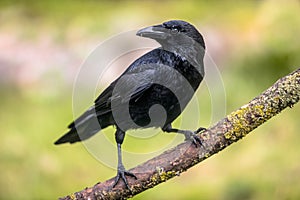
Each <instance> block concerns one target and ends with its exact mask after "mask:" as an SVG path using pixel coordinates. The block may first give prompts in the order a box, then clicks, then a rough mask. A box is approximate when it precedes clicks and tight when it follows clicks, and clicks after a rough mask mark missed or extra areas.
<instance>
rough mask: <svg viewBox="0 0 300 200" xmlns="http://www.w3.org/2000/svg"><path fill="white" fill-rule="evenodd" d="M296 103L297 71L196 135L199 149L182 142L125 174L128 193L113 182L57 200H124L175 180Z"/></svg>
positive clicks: (299, 90)
mask: <svg viewBox="0 0 300 200" xmlns="http://www.w3.org/2000/svg"><path fill="white" fill-rule="evenodd" d="M299 99H300V68H299V69H297V70H296V71H294V72H292V73H291V74H289V75H287V76H285V77H283V78H281V79H279V80H278V81H277V82H276V83H275V84H274V85H272V86H271V87H270V88H268V89H267V90H266V91H265V92H263V93H262V94H260V95H259V96H257V97H255V98H254V99H253V100H252V101H250V102H249V103H248V104H246V105H244V106H242V107H240V108H239V109H237V110H236V111H234V112H232V113H230V114H229V115H228V116H227V117H225V118H224V119H221V120H220V121H219V122H217V123H216V124H215V125H213V126H212V127H210V128H209V129H207V130H206V131H205V132H202V133H200V134H198V135H199V137H200V139H201V141H202V146H200V147H197V148H196V147H195V146H194V145H191V142H184V143H182V144H179V145H178V146H176V147H175V148H173V149H170V150H168V151H166V152H164V153H162V154H161V155H159V156H157V157H154V158H152V159H151V160H149V161H147V162H145V163H143V164H141V165H139V166H137V167H135V168H133V169H131V170H129V171H130V172H132V173H134V174H135V175H136V176H137V178H138V179H137V180H135V179H134V178H131V177H128V183H129V185H130V187H131V191H129V190H128V189H126V187H125V185H124V183H123V182H122V181H120V182H119V183H118V185H117V186H116V187H115V188H112V187H111V186H112V184H113V181H114V179H113V178H112V179H109V180H107V181H105V182H103V183H97V184H96V185H95V186H92V187H89V188H86V189H84V190H82V191H80V192H75V193H73V194H71V195H68V196H66V197H63V198H61V199H68V200H70V199H126V198H129V197H132V196H134V195H136V194H138V193H140V192H143V191H145V190H147V189H149V188H152V187H154V186H156V185H158V184H160V183H162V182H164V181H167V180H168V179H170V178H173V177H175V176H179V175H180V174H181V173H182V172H184V171H186V170H187V169H189V168H190V167H192V166H194V165H196V164H197V163H199V162H201V161H203V160H205V159H206V158H208V157H210V156H212V155H213V154H215V153H218V152H219V151H221V150H222V149H224V148H225V147H227V146H229V145H230V144H232V143H234V142H236V141H238V140H240V139H242V138H243V137H244V136H246V135H247V134H248V133H249V132H251V131H252V130H253V129H255V128H256V127H258V126H260V125H261V124H263V123H264V122H266V121H267V120H268V119H270V118H272V117H273V116H275V115H277V114H278V113H280V112H281V111H282V110H283V109H285V108H287V107H292V106H293V105H294V104H296V103H297V102H298V101H299Z"/></svg>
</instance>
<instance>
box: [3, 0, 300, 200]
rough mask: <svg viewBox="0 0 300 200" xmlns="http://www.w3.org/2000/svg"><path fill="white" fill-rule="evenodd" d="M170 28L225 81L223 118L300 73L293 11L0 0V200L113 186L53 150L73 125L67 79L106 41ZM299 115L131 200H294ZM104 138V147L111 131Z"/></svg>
mask: <svg viewBox="0 0 300 200" xmlns="http://www.w3.org/2000/svg"><path fill="white" fill-rule="evenodd" d="M169 19H183V20H186V21H189V22H191V23H192V24H194V25H195V26H196V27H197V28H198V30H199V31H200V32H201V33H202V34H203V36H204V38H205V40H206V44H207V53H208V55H209V56H211V58H212V59H213V60H214V62H215V63H216V65H217V66H218V68H219V70H220V73H221V76H222V79H223V83H224V87H225V92H226V112H227V113H230V112H231V111H233V110H235V109H237V108H239V107H240V106H242V105H244V104H246V103H247V102H248V101H249V100H251V99H252V98H253V97H255V96H257V95H258V94H260V93H261V92H262V91H263V90H265V89H266V88H268V87H269V86H270V85H272V84H273V83H274V82H275V81H276V80H277V79H278V78H280V77H281V76H284V75H286V74H288V73H290V72H292V71H293V70H295V69H297V68H299V66H300V57H299V52H300V40H299V34H300V1H296V0H295V1H293V0H290V1H283V0H282V1H280V0H276V1H275V0H274V1H272V0H268V1H203V2H201V1H189V0H187V1H171V0H169V1H166V0H160V1H95V0H94V1H92V0H89V1H79V0H76V1H71V0H68V1H61V2H58V1H52V0H45V1H33V0H32V1H30V0H27V1H15V0H12V1H3V0H2V1H0V24H1V26H0V94H1V98H0V135H1V140H0V144H1V145H0V160H1V165H0V177H1V178H0V199H56V198H58V197H61V196H64V195H67V194H70V193H72V192H75V191H79V190H81V189H83V188H85V187H87V186H92V185H94V184H95V183H97V182H99V181H104V180H106V179H108V178H111V177H113V176H115V174H116V171H115V170H114V169H111V168H109V167H107V166H105V165H104V164H102V163H101V162H99V161H97V160H96V159H95V158H94V157H93V156H92V155H91V154H89V152H88V151H87V150H86V149H85V147H84V146H83V145H82V144H74V145H72V146H71V145H63V146H54V145H53V142H54V141H55V140H56V139H57V138H58V137H60V136H61V135H62V134H63V133H64V132H65V131H66V126H67V125H68V123H69V122H70V121H71V120H72V119H73V112H72V89H73V83H74V81H75V79H76V74H77V73H78V71H79V69H80V66H81V64H82V63H83V61H84V60H85V58H86V57H87V56H88V55H89V53H90V52H91V51H92V50H93V49H94V48H96V46H97V45H98V44H100V43H101V42H102V41H104V40H106V39H107V38H109V37H111V36H112V35H116V34H118V33H120V32H124V31H130V30H135V29H139V28H142V27H145V26H149V25H152V24H158V23H161V22H163V21H166V20H169ZM138 39H139V38H137V40H138ZM133 42H134V41H133ZM136 57H137V56H136ZM136 57H133V58H132V61H133V60H134V59H135V58H136ZM124 67H127V66H124ZM123 69H124V68H122V69H121V68H120V69H116V72H115V73H112V74H111V77H109V78H107V79H108V81H109V82H110V81H112V80H114V78H116V77H117V75H118V74H119V73H121V72H122V70H123ZM109 82H107V83H104V84H103V85H101V86H99V87H100V90H99V92H100V91H102V89H103V88H104V87H106V86H107V85H108V84H109ZM101 87H102V89H101ZM203 90H205V88H204V87H201V88H200V90H199V91H198V92H197V95H201V93H202V91H203ZM92 101H93V99H90V100H89V101H87V102H85V103H84V104H85V108H87V107H88V106H89V105H90V104H91V102H92ZM209 101H210V99H209V97H207V96H206V95H203V97H202V96H201V102H200V106H201V124H203V126H210V125H212V123H214V122H215V121H213V122H211V121H210V119H206V116H210V109H209V108H207V109H206V107H207V106H205V102H208V103H209ZM83 109H84V108H83ZM82 111H83V110H82ZM299 112H300V105H299V104H298V105H296V106H294V107H293V108H292V109H286V110H285V111H284V112H283V113H281V114H280V115H279V116H276V117H275V118H273V119H271V120H270V121H268V122H267V123H265V124H264V125H262V126H261V127H259V128H258V129H257V130H255V131H253V132H252V133H251V134H250V135H249V136H247V137H246V138H245V139H243V140H242V141H239V142H238V143H236V144H234V145H232V146H230V147H229V148H227V149H225V150H224V151H222V152H220V153H218V154H217V155H214V156H213V157H211V158H209V159H207V160H205V161H204V162H202V163H200V164H199V165H197V166H195V167H193V168H192V169H190V170H189V171H188V172H185V173H183V174H182V175H181V176H180V177H176V178H174V179H172V180H170V181H168V182H167V183H163V184H161V185H159V186H157V187H155V188H153V189H150V190H148V191H146V192H143V193H142V194H139V195H137V196H136V197H134V199H300V190H299V187H300V162H299V158H300V145H299V141H300V135H299V134H298V131H299V130H298V129H299V117H300V113H299ZM192 118H193V116H192V115H191V120H192ZM207 118H209V117H207ZM297 124H298V125H297ZM193 128H196V127H193ZM297 128H298V129H297ZM297 130H298V131H297ZM104 134H107V135H110V136H109V137H111V138H113V129H108V130H107V131H106V132H105V133H104ZM160 135H161V136H157V138H156V139H155V140H152V141H151V140H149V143H147V141H145V142H143V145H139V141H137V140H135V139H134V138H130V137H129V138H128V139H126V142H125V144H124V146H125V148H126V147H128V148H130V147H131V146H134V148H136V149H139V148H140V149H141V150H142V149H144V148H155V145H159V144H160V143H156V142H155V141H158V139H159V141H163V140H166V138H168V136H166V134H160ZM103 151H104V152H105V149H103ZM107 154H110V152H107ZM111 154H112V157H114V158H116V155H115V152H113V153H111ZM137 164H138V163H137ZM175 191H176V192H175Z"/></svg>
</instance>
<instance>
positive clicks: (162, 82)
mask: <svg viewBox="0 0 300 200" xmlns="http://www.w3.org/2000/svg"><path fill="white" fill-rule="evenodd" d="M136 34H137V36H141V37H145V38H150V39H154V40H156V41H157V42H158V43H159V44H160V45H161V47H159V48H156V49H154V50H152V51H150V52H148V53H146V54H144V55H143V56H141V57H140V58H138V59H137V60H135V61H134V62H133V63H132V64H131V65H130V66H129V67H128V68H127V69H126V70H125V71H124V72H123V73H122V74H121V75H120V77H118V78H117V79H116V80H115V81H113V82H112V83H111V84H110V85H109V86H108V87H107V88H106V89H105V90H104V91H103V92H102V93H101V94H100V95H99V97H98V98H97V99H96V100H95V102H94V105H93V106H91V107H90V108H89V109H88V110H87V111H86V112H84V113H83V114H82V115H81V116H79V117H78V118H77V119H76V120H75V121H74V122H72V123H71V124H70V125H69V126H68V128H69V131H68V132H67V133H66V134H65V135H63V136H62V137H61V138H59V139H58V140H57V141H56V142H55V144H56V145H57V144H62V143H75V142H79V141H82V140H85V139H88V138H90V137H91V136H93V135H94V134H96V133H97V132H99V131H100V130H101V129H104V128H106V127H108V126H111V125H113V126H115V127H116V132H115V140H116V143H117V150H118V166H117V175H116V177H115V182H114V184H113V187H115V186H116V184H117V183H118V182H119V180H120V179H122V180H123V182H124V183H125V185H126V187H127V188H128V189H129V190H130V188H129V185H128V181H127V178H126V176H131V177H133V178H135V179H137V177H136V176H135V175H134V174H133V173H131V172H129V171H127V170H125V167H124V165H123V162H122V151H121V145H122V143H123V140H124V137H125V133H126V131H127V130H130V129H139V128H148V127H155V128H161V129H162V131H164V132H176V133H180V134H183V135H184V136H185V138H186V140H191V141H192V143H194V144H195V145H196V146H198V145H201V140H200V139H199V138H198V137H197V136H196V132H199V131H201V130H205V128H200V129H198V130H197V131H196V132H193V131H189V130H180V129H175V128H173V127H172V125H171V124H172V122H173V121H174V120H175V119H176V118H177V117H178V116H179V115H180V114H181V112H182V111H183V110H184V108H185V107H186V105H187V104H188V102H189V101H190V100H191V98H192V97H193V95H194V93H195V91H196V90H197V88H198V87H199V85H200V83H201V81H202V80H203V78H204V64H203V58H204V54H205V43H204V39H203V37H202V35H201V34H200V33H199V32H198V31H197V29H196V28H195V27H194V26H193V25H191V24H190V23H188V22H185V21H182V20H171V21H167V22H164V23H162V24H159V25H154V26H150V27H146V28H143V29H141V30H139V31H138V32H137V33H136ZM157 106H158V107H157Z"/></svg>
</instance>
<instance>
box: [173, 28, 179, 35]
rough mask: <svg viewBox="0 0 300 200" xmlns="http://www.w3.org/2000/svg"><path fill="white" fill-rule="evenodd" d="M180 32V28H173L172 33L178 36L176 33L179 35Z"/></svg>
mask: <svg viewBox="0 0 300 200" xmlns="http://www.w3.org/2000/svg"><path fill="white" fill-rule="evenodd" d="M178 32H179V30H178V28H176V27H175V28H171V33H173V34H176V33H178Z"/></svg>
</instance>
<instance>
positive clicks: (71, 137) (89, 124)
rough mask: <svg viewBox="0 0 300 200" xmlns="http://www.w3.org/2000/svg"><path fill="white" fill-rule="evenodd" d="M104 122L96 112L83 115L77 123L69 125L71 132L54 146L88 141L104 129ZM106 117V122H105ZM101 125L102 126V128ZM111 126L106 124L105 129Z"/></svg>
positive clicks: (89, 111)
mask: <svg viewBox="0 0 300 200" xmlns="http://www.w3.org/2000/svg"><path fill="white" fill-rule="evenodd" d="M102 121H103V120H101V119H98V118H97V115H96V113H95V112H92V111H91V110H88V111H87V112H85V113H83V115H81V116H80V117H79V118H78V119H77V120H75V122H73V123H71V124H70V125H69V128H70V130H69V131H68V132H67V133H66V134H64V135H63V136H62V137H61V138H59V139H58V140H57V141H56V142H55V143H54V144H63V143H67V142H69V143H75V142H79V141H82V140H86V139H88V138H90V137H92V136H93V135H95V134H96V133H97V132H99V131H100V130H101V128H104V127H103V123H102ZM105 121H106V120H105V117H104V122H105ZM100 124H101V126H100ZM108 125H109V124H105V127H106V126H108Z"/></svg>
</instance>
